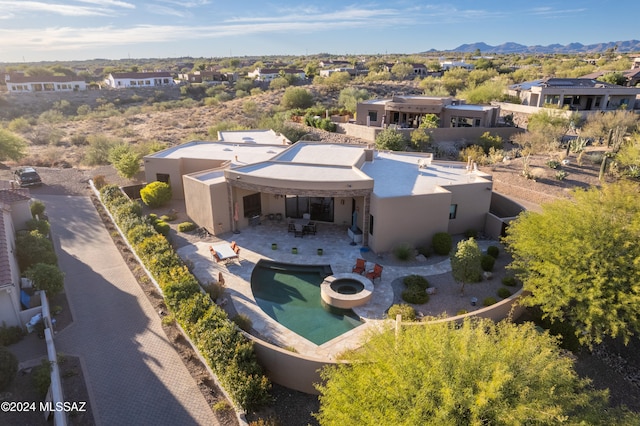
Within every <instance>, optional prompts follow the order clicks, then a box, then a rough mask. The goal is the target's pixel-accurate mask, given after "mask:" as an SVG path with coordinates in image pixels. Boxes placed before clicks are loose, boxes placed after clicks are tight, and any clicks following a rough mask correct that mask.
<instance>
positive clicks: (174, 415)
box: [38, 195, 219, 425]
mask: <svg viewBox="0 0 640 426" xmlns="http://www.w3.org/2000/svg"><path fill="white" fill-rule="evenodd" d="M38 198H39V199H41V200H42V201H43V202H44V203H45V205H46V212H47V215H48V216H49V218H50V221H51V225H52V233H53V235H54V244H55V247H56V251H57V253H58V256H59V265H60V268H61V269H62V270H63V271H64V272H65V274H66V275H65V286H66V293H67V298H68V300H69V305H70V308H71V313H72V315H73V319H74V323H73V324H72V325H71V326H69V327H67V328H66V329H65V330H63V331H61V332H60V333H58V335H57V337H56V340H55V342H56V349H57V350H58V352H61V353H65V354H69V355H76V356H79V357H80V358H81V360H82V363H83V368H84V371H85V378H86V380H87V387H88V389H89V394H90V398H91V404H92V407H93V411H94V415H95V418H96V422H97V424H99V425H193V424H199V425H211V424H219V423H218V422H217V420H216V418H215V417H214V415H213V413H212V411H211V409H210V408H209V406H208V404H207V402H206V400H205V399H204V397H203V396H202V394H201V393H200V391H199V389H198V387H197V386H196V383H195V382H194V380H193V379H192V377H191V376H190V374H189V372H188V371H187V369H186V367H185V366H184V364H183V363H182V361H181V359H180V357H179V356H178V354H177V353H176V352H175V350H174V349H173V347H172V346H171V344H170V342H168V341H167V337H166V336H165V334H164V332H163V330H162V326H161V323H160V319H159V318H158V315H157V314H156V313H155V312H154V311H153V307H152V305H151V304H150V303H149V301H148V300H147V298H146V296H145V295H144V293H143V292H142V290H141V289H140V287H139V286H138V283H137V282H136V280H135V279H134V277H133V275H132V274H131V272H130V271H129V269H128V267H127V265H126V264H125V262H124V260H123V259H122V257H121V256H120V253H119V252H118V250H117V249H116V247H115V246H114V244H113V242H112V240H111V238H110V236H109V234H108V232H107V230H106V228H105V227H104V226H103V224H102V222H101V221H100V218H99V216H98V214H97V212H96V210H95V209H94V207H93V204H92V203H91V200H90V199H89V198H88V197H81V196H62V195H58V196H55V195H41V196H38Z"/></svg>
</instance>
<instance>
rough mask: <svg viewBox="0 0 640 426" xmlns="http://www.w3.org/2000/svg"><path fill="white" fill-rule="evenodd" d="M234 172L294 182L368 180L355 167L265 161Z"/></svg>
mask: <svg viewBox="0 0 640 426" xmlns="http://www.w3.org/2000/svg"><path fill="white" fill-rule="evenodd" d="M234 171H237V172H241V173H246V174H249V175H251V176H255V177H261V178H269V179H282V180H291V181H296V182H301V181H308V182H345V181H357V180H369V178H368V177H367V176H366V175H365V174H364V173H362V172H361V171H360V170H359V169H357V168H355V167H346V166H335V165H334V166H330V165H322V164H299V163H280V162H273V161H267V162H264V163H260V164H254V165H251V166H245V167H242V168H240V169H235V170H234Z"/></svg>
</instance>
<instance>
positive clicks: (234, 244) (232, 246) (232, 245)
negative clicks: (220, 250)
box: [231, 241, 238, 251]
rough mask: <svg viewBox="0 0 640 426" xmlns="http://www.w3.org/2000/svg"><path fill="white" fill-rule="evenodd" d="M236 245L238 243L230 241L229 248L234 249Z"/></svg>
mask: <svg viewBox="0 0 640 426" xmlns="http://www.w3.org/2000/svg"><path fill="white" fill-rule="evenodd" d="M236 247H238V244H237V243H236V242H235V241H231V249H232V250H233V251H236Z"/></svg>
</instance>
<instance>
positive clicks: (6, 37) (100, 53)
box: [0, 0, 640, 62]
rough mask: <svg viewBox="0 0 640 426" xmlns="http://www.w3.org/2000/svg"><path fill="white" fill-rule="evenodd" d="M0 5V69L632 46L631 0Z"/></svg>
mask: <svg viewBox="0 0 640 426" xmlns="http://www.w3.org/2000/svg"><path fill="white" fill-rule="evenodd" d="M619 5H620V7H615V8H614V7H610V6H609V5H608V4H606V3H605V2H603V1H602V0H598V1H592V0H582V1H573V0H556V1H546V0H542V1H527V2H525V1H522V0H511V1H504V0H488V1H483V2H480V1H477V0H476V1H474V0H466V1H449V2H446V1H430V0H418V1H416V0H411V1H404V0H389V1H376V0H374V1H369V2H349V1H348V0H347V1H344V0H323V1H318V2H306V1H300V0H298V1H292V0H281V1H272V0H260V1H255V0H249V1H244V0H235V1H234V0H155V1H146V0H17V1H15V0H14V1H8V0H0V62H39V61H72V60H87V59H96V58H103V59H125V58H173V57H176V58H177V57H186V56H190V57H196V58H199V57H203V58H209V57H211V58H213V57H230V56H234V57H239V56H264V55H296V56H298V55H311V54H317V53H330V54H332V55H352V54H385V53H388V54H392V53H402V54H410V53H419V52H424V51H427V50H430V49H436V50H451V49H454V48H456V47H458V46H459V45H461V44H465V43H475V42H485V43H487V44H489V45H499V44H502V43H505V42H516V43H520V44H524V45H548V44H554V43H559V44H563V45H564V44H568V43H572V42H579V43H582V44H592V43H600V42H610V41H624V40H632V39H638V38H640V30H639V29H638V27H637V19H638V16H640V1H625V2H624V6H623V5H622V4H621V3H619Z"/></svg>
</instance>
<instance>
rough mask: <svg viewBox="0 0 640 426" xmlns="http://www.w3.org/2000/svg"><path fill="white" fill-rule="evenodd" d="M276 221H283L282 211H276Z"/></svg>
mask: <svg viewBox="0 0 640 426" xmlns="http://www.w3.org/2000/svg"><path fill="white" fill-rule="evenodd" d="M276 221H277V222H278V223H279V222H282V213H276Z"/></svg>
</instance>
